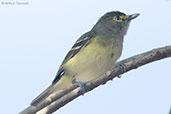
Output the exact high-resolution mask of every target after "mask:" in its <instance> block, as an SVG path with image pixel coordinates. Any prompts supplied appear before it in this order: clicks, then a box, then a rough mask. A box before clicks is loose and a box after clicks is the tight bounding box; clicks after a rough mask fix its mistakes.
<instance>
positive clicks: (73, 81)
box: [72, 76, 86, 95]
mask: <svg viewBox="0 0 171 114" xmlns="http://www.w3.org/2000/svg"><path fill="white" fill-rule="evenodd" d="M72 84H74V85H78V86H79V87H80V92H81V94H82V95H84V93H85V92H86V88H85V82H77V81H76V79H75V76H73V77H72Z"/></svg>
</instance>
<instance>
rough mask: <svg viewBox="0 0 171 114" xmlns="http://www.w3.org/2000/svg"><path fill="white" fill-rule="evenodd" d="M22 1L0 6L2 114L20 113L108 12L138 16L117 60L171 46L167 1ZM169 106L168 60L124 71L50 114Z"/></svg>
mask: <svg viewBox="0 0 171 114" xmlns="http://www.w3.org/2000/svg"><path fill="white" fill-rule="evenodd" d="M1 2H2V0H1ZM5 2H6V1H5ZM14 2H16V1H14ZM26 2H29V5H20V6H19V5H2V4H0V77H1V80H0V90H1V94H0V98H1V103H0V107H1V111H0V113H2V114H15V113H18V112H20V111H21V110H23V109H24V108H26V107H27V106H28V105H29V104H30V102H31V101H32V100H33V99H34V98H35V97H36V96H37V95H38V94H39V93H41V92H42V91H43V90H44V89H45V88H46V87H48V85H50V83H51V81H52V80H53V79H54V77H55V74H56V72H57V70H58V67H59V65H60V64H61V62H62V60H63V58H64V57H65V55H66V53H67V52H68V50H69V49H70V48H71V47H72V45H73V44H74V42H75V41H76V39H77V38H79V36H81V35H82V34H83V33H85V32H86V31H88V30H90V29H91V27H92V26H93V25H94V24H95V23H96V21H97V20H98V19H99V17H100V16H102V15H103V14H104V13H106V12H108V11H113V10H119V11H123V12H125V13H126V14H132V13H140V14H141V15H140V16H139V17H138V18H137V19H135V20H134V21H133V22H132V23H131V25H130V28H129V31H128V33H127V35H126V36H125V40H124V49H123V53H122V56H121V58H120V60H122V59H124V58H128V57H130V56H133V55H136V54H139V53H142V52H145V51H148V50H151V49H153V48H157V47H162V46H166V45H171V33H170V32H171V0H141V1H138V0H129V1H126V0H103V1H102V0H101V1H100V0H93V1H92V0H85V1H81V0H70V1H69V0H63V1H60V2H59V1H48V0H44V1H41V0H37V1H35V0H30V1H29V0H28V1H26ZM170 107H171V58H168V59H165V60H161V61H158V62H154V63H150V64H148V65H145V66H143V67H141V68H138V69H136V70H132V71H130V72H128V73H125V74H124V75H123V76H122V78H121V79H114V80H113V81H109V82H108V83H107V84H106V85H104V86H100V87H98V88H97V89H95V90H93V91H91V92H89V93H86V94H85V95H84V96H81V97H79V98H77V99H75V100H74V101H72V102H71V103H69V104H67V105H66V106H64V107H63V108H61V109H60V110H58V111H57V112H56V113H55V114H69V113H71V112H72V114H80V113H81V114H88V113H89V114H93V113H98V114H104V113H112V114H168V111H169V108H170Z"/></svg>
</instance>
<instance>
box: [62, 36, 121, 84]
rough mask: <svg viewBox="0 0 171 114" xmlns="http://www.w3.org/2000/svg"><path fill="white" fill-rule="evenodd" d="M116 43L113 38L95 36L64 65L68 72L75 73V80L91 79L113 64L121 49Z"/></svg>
mask: <svg viewBox="0 0 171 114" xmlns="http://www.w3.org/2000/svg"><path fill="white" fill-rule="evenodd" d="M118 45H119V44H117V42H116V41H115V40H113V39H105V38H100V37H96V38H94V40H92V41H91V42H90V43H89V44H88V46H86V47H85V48H83V49H81V50H80V52H79V53H78V54H77V55H75V56H74V57H73V58H72V59H71V60H70V61H68V63H67V64H66V66H65V67H66V69H67V70H68V73H69V74H72V75H75V77H76V80H77V81H84V82H85V81H89V80H92V79H94V78H96V77H98V76H100V75H102V74H104V73H105V72H107V71H108V70H110V69H111V68H112V66H113V65H114V64H115V61H116V60H117V59H118V58H119V57H120V55H121V50H122V49H121V47H122V46H118Z"/></svg>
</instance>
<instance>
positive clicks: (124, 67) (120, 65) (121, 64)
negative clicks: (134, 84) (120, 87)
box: [118, 63, 127, 78]
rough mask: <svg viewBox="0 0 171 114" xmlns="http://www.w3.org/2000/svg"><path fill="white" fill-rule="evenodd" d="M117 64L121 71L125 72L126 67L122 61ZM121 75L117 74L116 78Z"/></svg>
mask: <svg viewBox="0 0 171 114" xmlns="http://www.w3.org/2000/svg"><path fill="white" fill-rule="evenodd" d="M118 66H119V67H120V68H121V69H122V72H123V73H124V72H126V71H127V67H126V65H125V64H124V63H118ZM121 77H122V75H119V76H118V78H121Z"/></svg>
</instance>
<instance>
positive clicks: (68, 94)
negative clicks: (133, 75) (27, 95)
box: [20, 46, 171, 114]
mask: <svg viewBox="0 0 171 114" xmlns="http://www.w3.org/2000/svg"><path fill="white" fill-rule="evenodd" d="M167 57H171V46H166V47H163V48H158V49H154V50H152V51H148V52H145V53H142V54H139V55H136V56H133V57H130V58H128V59H125V60H123V61H121V62H119V63H118V64H117V65H115V67H114V68H113V69H112V70H111V71H108V72H107V73H106V74H104V75H103V76H100V77H99V78H97V79H94V80H92V81H89V82H87V83H86V86H85V87H86V92H88V91H91V90H92V89H94V88H96V87H97V86H99V85H101V84H105V83H106V82H107V81H109V80H112V79H113V78H115V77H117V76H118V75H121V74H123V73H125V72H124V71H123V69H122V68H121V67H120V65H119V64H121V63H122V64H124V66H125V67H126V69H127V71H130V70H132V69H136V68H138V67H140V66H142V65H145V64H147V63H150V62H154V61H157V60H160V59H164V58H167ZM127 71H126V72H127ZM79 90H80V88H79V87H78V86H74V85H73V86H72V87H71V88H70V89H68V90H65V91H63V92H60V93H55V94H54V95H53V96H51V97H50V98H51V99H49V98H48V99H46V100H44V101H43V102H42V103H41V104H38V105H37V106H30V107H28V108H27V109H25V110H24V111H22V112H21V113H20V114H35V113H36V112H38V111H39V112H38V113H40V114H51V113H52V112H55V111H56V110H58V109H59V108H60V107H62V106H64V105H66V104H67V103H68V102H70V101H72V100H73V99H75V98H76V97H78V96H80V95H81V93H79ZM44 107H45V108H44ZM41 109H42V110H41Z"/></svg>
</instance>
